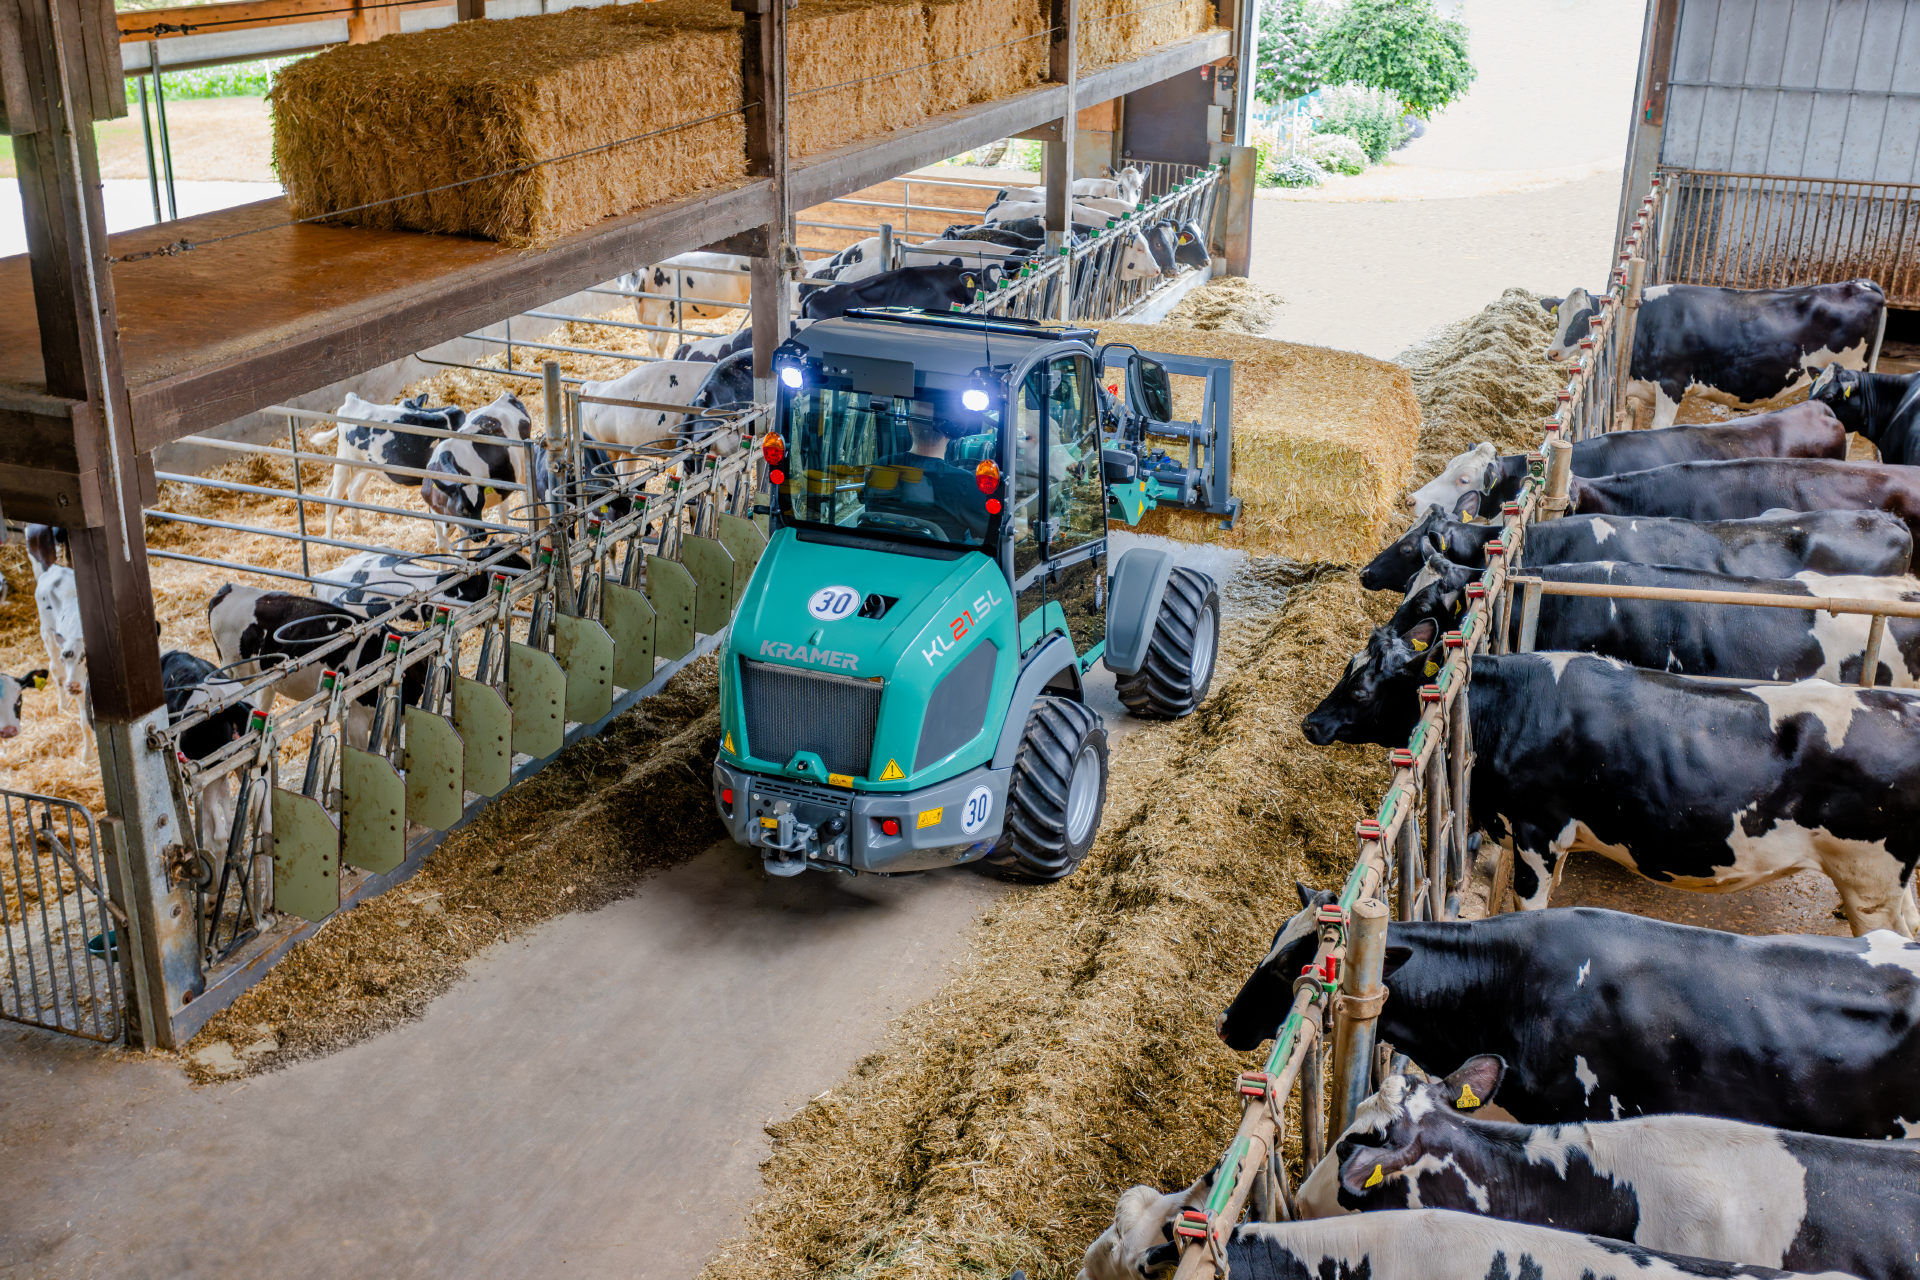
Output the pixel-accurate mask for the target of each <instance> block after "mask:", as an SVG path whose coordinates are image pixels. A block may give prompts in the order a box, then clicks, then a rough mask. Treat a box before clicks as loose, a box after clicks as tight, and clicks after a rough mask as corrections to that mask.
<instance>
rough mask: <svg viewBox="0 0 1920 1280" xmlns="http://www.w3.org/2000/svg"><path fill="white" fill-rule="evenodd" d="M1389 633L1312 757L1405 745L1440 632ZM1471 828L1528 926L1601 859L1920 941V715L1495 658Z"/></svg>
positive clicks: (1800, 688)
mask: <svg viewBox="0 0 1920 1280" xmlns="http://www.w3.org/2000/svg"><path fill="white" fill-rule="evenodd" d="M1388 632H1389V628H1386V627H1382V628H1380V629H1379V630H1377V631H1376V632H1375V633H1374V635H1373V637H1372V638H1371V639H1370V640H1369V641H1368V648H1367V649H1366V650H1365V651H1364V652H1362V653H1361V654H1358V655H1356V656H1355V658H1354V660H1353V662H1352V663H1350V664H1349V666H1348V669H1347V673H1346V675H1345V676H1343V677H1342V679H1341V682H1340V684H1339V686H1337V687H1336V688H1335V689H1334V691H1333V692H1332V693H1331V694H1329V695H1328V696H1327V698H1326V700H1325V701H1323V702H1322V703H1321V704H1320V705H1319V706H1318V707H1316V708H1315V709H1314V710H1313V712H1312V713H1310V714H1309V715H1308V716H1307V717H1306V719H1305V720H1304V721H1303V722H1302V725H1301V728H1302V731H1303V732H1304V733H1305V734H1306V737H1307V740H1308V741H1310V742H1313V743H1316V744H1319V745H1325V744H1326V743H1329V742H1333V741H1336V740H1337V741H1343V742H1377V743H1381V744H1382V745H1398V744H1400V743H1404V742H1405V741H1406V740H1407V735H1408V734H1410V733H1411V732H1412V730H1413V724H1414V720H1415V718H1416V716H1417V714H1418V710H1419V705H1420V704H1419V703H1418V702H1417V701H1414V700H1413V699H1410V698H1402V697H1399V696H1391V695H1397V694H1398V693H1399V692H1400V691H1402V690H1404V688H1405V683H1404V682H1405V680H1406V679H1407V678H1408V674H1409V672H1410V671H1412V670H1414V669H1420V670H1424V668H1425V665H1426V664H1428V663H1430V662H1431V661H1432V657H1431V656H1430V655H1429V654H1428V652H1427V651H1428V650H1429V649H1431V648H1432V646H1433V644H1434V642H1435V641H1436V640H1437V639H1438V638H1439V628H1438V626H1437V625H1436V624H1435V622H1434V621H1433V620H1432V619H1430V618H1429V619H1425V620H1422V621H1420V622H1418V623H1416V624H1414V626H1413V627H1412V628H1410V629H1409V630H1408V631H1405V632H1401V633H1399V634H1383V633H1388ZM1468 689H1469V696H1470V698H1471V700H1472V705H1473V716H1472V727H1471V733H1472V739H1473V761H1474V763H1473V780H1472V803H1471V806H1470V808H1469V817H1470V820H1471V821H1472V822H1473V823H1474V824H1475V826H1476V827H1478V828H1481V829H1484V830H1487V831H1489V832H1491V833H1492V834H1493V835H1494V836H1495V837H1496V838H1498V839H1500V840H1501V841H1502V842H1503V843H1505V842H1511V845H1512V848H1513V849H1514V852H1515V860H1514V869H1513V882H1514V886H1513V892H1514V898H1515V900H1516V901H1517V902H1518V903H1519V904H1520V906H1521V907H1522V909H1524V910H1537V909H1539V908H1541V907H1544V906H1546V905H1547V899H1548V896H1549V895H1550V893H1551V892H1552V889H1553V882H1554V880H1555V879H1556V878H1557V876H1558V872H1559V868H1560V866H1561V860H1562V859H1563V858H1564V857H1565V855H1566V854H1567V853H1568V852H1569V851H1571V850H1574V849H1587V850H1591V851H1593V852H1596V853H1601V854H1605V855H1606V856H1607V857H1609V858H1612V859H1614V860H1615V861H1617V862H1619V863H1621V865H1623V866H1625V867H1626V868H1627V869H1628V870H1630V871H1634V872H1637V873H1639V874H1640V875H1643V876H1645V877H1647V878H1648V879H1649V880H1655V881H1661V882H1664V883H1667V884H1670V885H1673V886H1674V887H1676V888H1681V889H1697V890H1701V891H1703V892H1711V893H1726V892H1731V891H1734V890H1738V889H1747V888H1752V887H1753V886H1755V885H1759V884H1765V883H1766V882H1768V881H1770V880H1776V879H1779V878H1780V877H1782V876H1787V875H1792V874H1793V873H1795V872H1798V871H1819V872H1821V873H1823V874H1824V875H1826V876H1827V878H1828V879H1830V880H1832V881H1833V882H1834V887H1835V888H1836V889H1837V890H1839V893H1840V903H1841V907H1842V909H1843V910H1844V911H1845V912H1846V916H1847V920H1848V923H1850V924H1851V925H1852V926H1853V931H1854V933H1855V934H1856V935H1857V934H1863V933H1866V932H1867V931H1868V930H1870V929H1893V930H1895V931H1897V932H1898V933H1900V934H1902V935H1904V936H1906V937H1912V936H1914V931H1915V929H1916V927H1920V906H1916V904H1915V901H1914V895H1913V888H1912V883H1911V881H1912V875H1913V867H1914V863H1915V861H1916V859H1920V696H1916V695H1912V694H1906V693H1898V692H1895V691H1893V690H1891V689H1859V688H1841V687H1838V686H1835V685H1831V684H1828V683H1826V682H1825V681H1820V680H1803V681H1801V682H1799V683H1798V684H1790V685H1754V686H1751V687H1749V688H1744V689H1742V688H1736V687H1731V686H1726V685H1706V684H1701V683H1699V682H1697V681H1693V680H1689V679H1688V678H1686V677H1685V676H1676V675H1669V674H1667V673H1666V672H1663V671H1645V670H1641V669H1639V668H1635V667H1630V666H1628V665H1626V664H1625V663H1623V662H1620V661H1618V660H1616V659H1613V658H1601V657H1594V656H1591V655H1587V654H1571V653H1526V654H1510V655H1506V656H1501V657H1495V656H1483V657H1480V658H1476V659H1475V660H1474V664H1473V675H1472V677H1471V681H1470V684H1469V686H1468Z"/></svg>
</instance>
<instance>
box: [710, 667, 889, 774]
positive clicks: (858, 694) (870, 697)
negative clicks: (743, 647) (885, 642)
mask: <svg viewBox="0 0 1920 1280" xmlns="http://www.w3.org/2000/svg"><path fill="white" fill-rule="evenodd" d="M881 687H882V686H880V685H878V684H875V683H873V682H871V681H867V680H856V679H853V678H852V677H850V676H832V675H827V674H826V673H824V672H818V671H799V670H796V669H795V668H793V667H780V666H775V665H774V664H772V663H770V662H755V661H753V660H752V659H751V658H742V659H741V660H740V694H741V698H740V701H741V703H742V706H743V709H744V710H745V712H746V717H747V751H748V752H749V753H750V754H751V755H753V756H755V757H756V758H758V759H761V760H769V761H775V762H778V763H780V764H785V763H786V762H787V761H789V760H791V759H793V756H794V753H795V752H797V751H811V752H813V753H814V754H815V755H817V756H819V757H820V762H821V763H822V764H824V765H826V766H827V772H828V773H844V774H847V775H849V776H851V777H855V778H860V777H865V776H866V772H867V767H868V765H869V764H871V763H872V755H873V730H874V726H875V725H876V724H877V723H878V722H879V719H880V691H881Z"/></svg>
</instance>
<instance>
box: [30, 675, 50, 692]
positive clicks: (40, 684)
mask: <svg viewBox="0 0 1920 1280" xmlns="http://www.w3.org/2000/svg"><path fill="white" fill-rule="evenodd" d="M33 687H34V688H36V689H44V688H46V687H47V678H46V677H45V676H35V677H34V678H33Z"/></svg>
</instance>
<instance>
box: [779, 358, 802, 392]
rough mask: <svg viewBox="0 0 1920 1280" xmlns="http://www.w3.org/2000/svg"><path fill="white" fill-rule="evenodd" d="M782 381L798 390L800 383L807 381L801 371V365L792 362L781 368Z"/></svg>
mask: <svg viewBox="0 0 1920 1280" xmlns="http://www.w3.org/2000/svg"><path fill="white" fill-rule="evenodd" d="M780 381H781V382H783V383H785V384H786V385H787V386H789V387H791V388H792V389H793V390H795V391H798V390H799V389H800V384H801V383H803V382H805V381H806V377H805V376H804V375H803V374H802V373H801V372H800V369H799V366H797V365H791V364H790V365H786V366H784V367H782V368H781V370H780Z"/></svg>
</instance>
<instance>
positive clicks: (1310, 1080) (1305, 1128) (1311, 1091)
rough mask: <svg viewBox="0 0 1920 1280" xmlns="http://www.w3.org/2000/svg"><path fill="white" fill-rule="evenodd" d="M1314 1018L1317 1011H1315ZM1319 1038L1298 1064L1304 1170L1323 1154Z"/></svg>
mask: <svg viewBox="0 0 1920 1280" xmlns="http://www.w3.org/2000/svg"><path fill="white" fill-rule="evenodd" d="M1316 1016H1317V1011H1316ZM1324 1062H1325V1058H1324V1057H1323V1056H1322V1050H1321V1048H1320V1038H1319V1037H1318V1036H1315V1037H1314V1041H1313V1043H1312V1044H1311V1045H1308V1046H1307V1056H1306V1059H1305V1060H1304V1061H1303V1062H1301V1064H1300V1152H1301V1156H1302V1157H1303V1162H1304V1164H1305V1166H1306V1168H1307V1169H1308V1170H1311V1169H1312V1168H1313V1166H1315V1165H1316V1164H1319V1163H1320V1158H1321V1157H1322V1156H1324V1155H1326V1154H1327V1116H1326V1109H1327V1107H1326V1096H1327V1074H1326V1070H1325V1068H1324V1066H1323V1065H1322V1064H1323V1063H1324Z"/></svg>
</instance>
